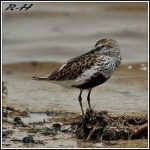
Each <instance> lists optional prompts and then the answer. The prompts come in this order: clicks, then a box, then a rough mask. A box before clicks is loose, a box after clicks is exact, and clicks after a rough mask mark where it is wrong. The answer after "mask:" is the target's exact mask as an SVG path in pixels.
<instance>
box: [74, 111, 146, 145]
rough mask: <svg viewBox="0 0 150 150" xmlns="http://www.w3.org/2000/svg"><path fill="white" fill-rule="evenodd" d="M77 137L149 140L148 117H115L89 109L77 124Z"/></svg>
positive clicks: (111, 139) (110, 139)
mask: <svg viewBox="0 0 150 150" xmlns="http://www.w3.org/2000/svg"><path fill="white" fill-rule="evenodd" d="M75 133H76V136H77V138H79V139H85V140H94V139H96V140H99V141H101V142H102V140H106V141H114V140H120V139H123V140H127V139H128V140H129V139H134V138H147V136H148V118H147V116H125V115H121V116H113V115H112V114H110V113H108V112H107V111H100V112H97V111H94V110H93V109H87V111H86V114H85V116H84V117H82V118H81V119H80V121H79V122H78V124H76V130H75Z"/></svg>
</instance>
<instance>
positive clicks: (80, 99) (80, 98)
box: [78, 90, 84, 116]
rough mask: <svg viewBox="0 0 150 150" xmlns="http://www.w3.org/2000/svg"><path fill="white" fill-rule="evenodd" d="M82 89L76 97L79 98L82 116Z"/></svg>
mask: <svg viewBox="0 0 150 150" xmlns="http://www.w3.org/2000/svg"><path fill="white" fill-rule="evenodd" d="M82 91H83V90H80V94H79V97H78V99H79V103H80V107H81V111H82V116H84V111H83V106H82V97H81V95H82Z"/></svg>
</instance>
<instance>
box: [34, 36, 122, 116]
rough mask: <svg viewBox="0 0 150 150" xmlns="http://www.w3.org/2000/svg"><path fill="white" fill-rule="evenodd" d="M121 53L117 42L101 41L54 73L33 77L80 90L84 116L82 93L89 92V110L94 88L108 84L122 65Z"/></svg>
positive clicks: (111, 40) (80, 102)
mask: <svg viewBox="0 0 150 150" xmlns="http://www.w3.org/2000/svg"><path fill="white" fill-rule="evenodd" d="M121 59H122V57H121V53H120V48H119V45H118V43H117V41H115V40H113V39H109V38H107V39H101V40H99V41H98V42H97V43H96V44H95V46H94V48H93V49H92V50H90V51H89V52H87V53H85V54H83V55H80V56H77V57H75V58H72V59H70V60H68V61H67V62H66V63H64V64H63V65H62V66H60V67H59V68H58V69H56V70H55V71H54V72H53V73H51V74H50V75H48V76H46V77H32V79H35V80H43V81H50V82H52V83H54V84H59V85H61V86H64V87H67V88H78V89H80V94H79V97H78V99H79V104H80V107H81V111H82V115H83V116H84V111H83V106H82V91H83V90H88V95H87V102H88V106H89V108H91V104H90V94H91V90H92V88H94V87H95V86H98V85H100V84H103V83H104V82H106V81H107V80H108V79H109V78H110V77H111V76H112V74H113V72H114V71H115V70H116V68H117V67H118V66H119V65H120V64H121Z"/></svg>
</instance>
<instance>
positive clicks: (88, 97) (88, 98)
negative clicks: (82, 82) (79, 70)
mask: <svg viewBox="0 0 150 150" xmlns="http://www.w3.org/2000/svg"><path fill="white" fill-rule="evenodd" d="M91 90H92V89H89V93H88V96H87V101H88V104H89V108H91V104H90V94H91Z"/></svg>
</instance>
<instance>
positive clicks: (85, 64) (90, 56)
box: [48, 50, 97, 81]
mask: <svg viewBox="0 0 150 150" xmlns="http://www.w3.org/2000/svg"><path fill="white" fill-rule="evenodd" d="M96 58H97V55H95V54H94V51H93V50H91V51H89V52H88V53H85V54H83V55H81V56H78V57H75V58H73V59H70V60H69V61H67V62H66V63H65V64H63V65H62V66H61V67H60V68H58V69H57V70H55V71H54V72H53V73H52V74H51V75H50V76H49V77H48V80H55V81H63V80H73V79H76V78H77V77H78V76H79V75H80V74H81V73H82V72H84V70H86V69H90V68H91V67H92V65H93V64H94V63H95V61H96Z"/></svg>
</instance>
